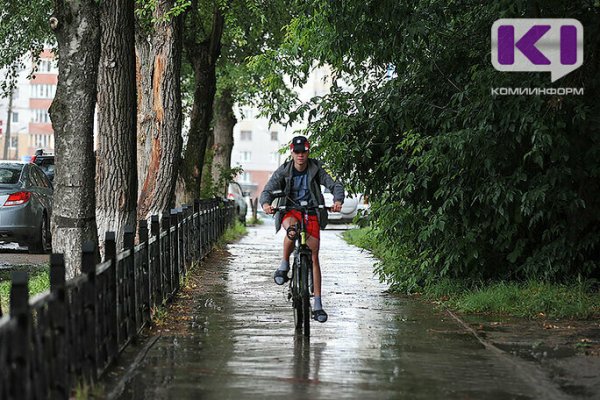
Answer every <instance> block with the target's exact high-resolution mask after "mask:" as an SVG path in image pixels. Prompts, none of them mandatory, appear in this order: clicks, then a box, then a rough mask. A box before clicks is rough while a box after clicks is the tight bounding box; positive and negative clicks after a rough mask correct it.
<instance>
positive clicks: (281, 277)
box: [273, 269, 289, 285]
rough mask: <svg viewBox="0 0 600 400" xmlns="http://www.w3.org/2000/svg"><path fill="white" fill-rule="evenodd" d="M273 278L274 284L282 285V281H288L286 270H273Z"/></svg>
mask: <svg viewBox="0 0 600 400" xmlns="http://www.w3.org/2000/svg"><path fill="white" fill-rule="evenodd" d="M273 280H274V281H275V283H276V284H278V285H283V284H284V283H286V282H287V281H289V278H288V271H283V270H281V269H277V270H275V274H274V275H273Z"/></svg>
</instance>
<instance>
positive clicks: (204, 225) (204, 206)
mask: <svg viewBox="0 0 600 400" xmlns="http://www.w3.org/2000/svg"><path fill="white" fill-rule="evenodd" d="M200 209H201V210H202V218H201V224H200V229H201V232H200V236H201V237H202V255H201V258H204V257H205V256H206V253H208V236H209V224H208V201H206V200H205V201H203V202H202V203H200Z"/></svg>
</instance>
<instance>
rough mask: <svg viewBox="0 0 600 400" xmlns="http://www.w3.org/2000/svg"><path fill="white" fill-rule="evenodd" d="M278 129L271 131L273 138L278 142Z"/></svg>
mask: <svg viewBox="0 0 600 400" xmlns="http://www.w3.org/2000/svg"><path fill="white" fill-rule="evenodd" d="M277 136H278V135H277V131H271V140H272V141H274V142H276V141H277Z"/></svg>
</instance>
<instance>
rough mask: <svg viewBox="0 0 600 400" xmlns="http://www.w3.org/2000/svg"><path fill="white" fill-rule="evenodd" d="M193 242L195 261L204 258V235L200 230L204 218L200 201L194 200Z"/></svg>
mask: <svg viewBox="0 0 600 400" xmlns="http://www.w3.org/2000/svg"><path fill="white" fill-rule="evenodd" d="M192 215H193V218H192V221H193V224H192V227H193V230H192V242H193V243H194V261H198V260H200V258H202V235H201V232H202V231H201V230H200V221H201V218H202V209H201V208H200V200H198V199H194V210H193V211H192Z"/></svg>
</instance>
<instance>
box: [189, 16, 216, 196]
mask: <svg viewBox="0 0 600 400" xmlns="http://www.w3.org/2000/svg"><path fill="white" fill-rule="evenodd" d="M188 15H189V16H192V17H193V16H195V14H193V13H190V14H188ZM197 23H199V22H197ZM224 24H225V19H224V16H223V14H222V13H221V11H220V10H219V9H218V7H217V8H215V11H214V15H213V24H212V30H211V33H210V35H209V37H208V38H207V39H206V40H204V41H203V42H201V43H197V42H196V40H195V32H190V33H189V36H191V38H187V40H186V41H185V48H186V52H187V56H188V57H189V60H190V63H191V64H192V67H193V70H194V78H195V87H194V104H193V106H192V112H191V115H190V130H189V134H188V141H187V146H186V149H185V154H184V160H183V163H182V169H181V171H180V177H181V180H182V181H183V183H184V185H185V195H184V196H182V199H183V200H184V201H191V200H192V199H193V198H197V197H200V182H201V177H202V168H203V165H204V155H205V153H206V147H207V146H206V144H207V142H208V138H209V135H210V133H211V132H210V125H211V122H212V116H213V101H214V98H215V93H216V90H217V77H216V63H217V59H218V58H219V55H220V54H221V37H222V35H223V28H224ZM190 25H193V23H192V24H190Z"/></svg>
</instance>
